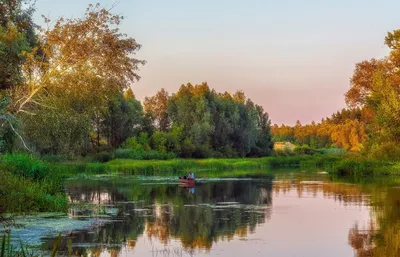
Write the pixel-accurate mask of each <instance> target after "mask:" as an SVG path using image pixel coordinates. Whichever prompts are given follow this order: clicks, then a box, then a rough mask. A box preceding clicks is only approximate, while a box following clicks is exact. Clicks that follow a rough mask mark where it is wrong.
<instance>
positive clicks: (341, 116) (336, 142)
mask: <svg viewBox="0 0 400 257" xmlns="http://www.w3.org/2000/svg"><path fill="white" fill-rule="evenodd" d="M368 115H369V113H368V112H367V111H366V110H364V109H354V110H347V109H343V110H342V111H341V112H337V113H334V114H333V115H332V116H331V118H326V119H323V120H322V121H321V123H315V122H312V123H311V124H307V125H302V124H301V123H300V122H299V121H298V122H297V123H296V125H295V126H293V127H290V126H287V125H281V126H278V125H276V124H275V125H274V126H273V127H272V135H273V138H274V141H289V142H293V143H295V144H297V145H308V146H310V147H311V148H329V147H332V146H334V147H339V148H343V149H345V150H348V151H352V152H359V151H360V150H361V149H362V144H363V143H364V142H365V140H366V139H367V132H366V124H367V123H366V122H367V121H368V119H370V118H369V116H368Z"/></svg>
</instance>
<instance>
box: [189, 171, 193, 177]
mask: <svg viewBox="0 0 400 257" xmlns="http://www.w3.org/2000/svg"><path fill="white" fill-rule="evenodd" d="M188 179H194V173H193V172H192V171H189V176H188Z"/></svg>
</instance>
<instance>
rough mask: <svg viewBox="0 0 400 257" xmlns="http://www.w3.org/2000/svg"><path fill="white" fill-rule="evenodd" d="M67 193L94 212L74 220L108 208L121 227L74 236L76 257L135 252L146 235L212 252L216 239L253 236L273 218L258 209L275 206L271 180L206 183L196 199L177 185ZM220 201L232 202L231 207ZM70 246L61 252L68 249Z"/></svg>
mask: <svg viewBox="0 0 400 257" xmlns="http://www.w3.org/2000/svg"><path fill="white" fill-rule="evenodd" d="M68 191H69V198H70V201H71V202H72V203H75V204H76V203H83V204H90V206H91V207H95V208H88V207H90V206H85V207H87V208H86V209H83V210H82V207H81V208H75V209H72V210H71V211H70V216H72V217H74V216H77V215H78V216H79V215H88V214H92V215H93V214H94V215H96V214H98V213H99V212H98V209H99V207H98V206H102V207H104V206H105V208H107V205H112V206H113V207H114V208H115V207H117V208H118V213H119V215H120V220H119V221H117V222H109V223H106V224H103V225H101V226H98V227H95V228H93V229H91V230H90V231H75V232H74V233H73V236H72V242H73V245H74V246H75V247H74V252H75V256H78V255H79V256H80V255H83V256H85V255H87V254H88V252H90V253H91V254H92V256H98V255H99V253H101V252H102V251H103V250H102V249H104V248H105V247H107V248H108V249H109V248H110V246H111V247H113V248H114V250H113V254H116V253H117V252H118V251H120V248H121V247H122V246H128V247H131V248H133V247H135V242H136V239H137V238H138V237H139V236H141V235H143V234H146V235H147V236H148V237H155V238H157V239H159V240H160V241H161V242H163V243H167V242H168V241H169V239H170V238H177V239H179V240H180V241H181V242H182V246H183V247H184V248H186V249H187V250H189V251H190V250H193V249H198V248H202V249H210V248H211V246H212V244H213V243H214V242H217V241H218V240H225V239H232V238H233V236H234V235H237V236H240V237H245V236H247V233H249V232H250V233H251V232H254V230H255V228H256V226H257V224H260V223H264V222H265V220H266V219H268V218H269V215H270V213H269V209H265V208H259V205H264V206H267V205H270V204H271V203H272V197H271V191H272V183H271V180H267V181H261V180H260V181H254V180H248V181H223V182H221V181H220V182H215V183H211V182H209V183H203V184H198V185H196V191H195V194H190V193H189V192H188V190H187V189H185V188H180V187H178V186H177V185H140V184H134V185H132V184H129V183H126V184H123V185H121V186H118V185H114V184H113V183H105V182H104V181H102V182H99V183H96V182H94V183H93V184H89V185H88V184H85V183H84V182H83V183H74V184H73V185H72V184H71V185H70V186H69V188H68ZM220 202H232V203H233V206H229V205H223V204H219V203H220ZM96 204H97V206H96ZM66 241H67V239H64V241H63V247H62V249H67V242H66ZM53 242H54V241H53ZM53 242H48V245H47V247H46V248H48V249H51V245H52V243H53ZM82 244H83V245H82ZM85 244H86V245H85ZM80 245H81V246H80ZM110 254H111V253H110Z"/></svg>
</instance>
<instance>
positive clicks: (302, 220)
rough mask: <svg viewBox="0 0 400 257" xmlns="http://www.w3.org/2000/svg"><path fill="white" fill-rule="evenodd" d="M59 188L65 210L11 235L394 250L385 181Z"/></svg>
mask: <svg viewBox="0 0 400 257" xmlns="http://www.w3.org/2000/svg"><path fill="white" fill-rule="evenodd" d="M66 190H67V194H68V198H69V200H70V202H71V204H72V205H71V208H70V210H69V212H68V215H67V216H65V215H54V214H49V215H43V216H40V217H32V218H30V219H24V220H20V221H19V222H20V223H21V224H23V225H24V227H23V228H18V229H14V231H13V234H15V235H18V236H19V237H21V238H22V239H23V240H24V241H25V242H29V244H31V245H36V246H37V247H38V248H40V249H42V250H49V249H51V247H52V245H53V243H54V240H55V238H56V236H57V234H58V233H59V232H62V234H63V241H62V246H61V250H66V249H67V245H68V241H69V240H70V241H71V242H72V249H73V252H74V255H75V256H222V257H224V256H282V257H285V256H288V257H289V256H290V257H293V256H299V257H300V256H307V257H314V256H315V257H317V256H318V257H319V256H325V257H330V256H332V257H338V256H341V257H346V256H399V255H397V254H398V247H397V245H396V242H395V240H394V238H397V237H398V235H400V234H398V232H397V231H398V230H396V228H400V226H398V224H400V223H399V221H400V212H398V211H399V210H400V207H399V205H400V188H398V187H396V186H394V185H388V184H387V183H386V184H385V183H384V185H382V184H376V183H375V184H374V183H372V184H371V183H367V184H363V185H361V184H352V183H348V181H347V182H342V181H333V180H332V179H330V178H329V176H328V175H326V174H320V173H304V172H297V171H296V172H295V171H291V172H287V171H286V172H277V173H274V174H271V173H269V174H267V175H257V176H250V177H242V178H225V179H215V178H214V179H211V178H210V179H206V178H204V179H200V180H198V182H197V183H196V185H195V186H194V187H192V188H188V187H184V186H182V185H178V183H177V181H176V180H175V178H168V177H94V178H88V179H74V180H70V181H68V182H67V185H66ZM378 228H379V230H378ZM378 232H379V233H378ZM396 236H397V237H396ZM388 238H389V239H391V240H389V239H388ZM388 242H390V243H388Z"/></svg>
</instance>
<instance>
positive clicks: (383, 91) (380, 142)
mask: <svg viewBox="0 0 400 257" xmlns="http://www.w3.org/2000/svg"><path fill="white" fill-rule="evenodd" d="M385 44H386V45H387V46H388V47H389V50H390V53H389V55H388V56H386V57H384V58H382V59H371V60H367V61H362V62H360V63H357V64H356V67H355V70H354V74H353V76H352V78H351V85H350V89H349V90H348V91H347V92H346V95H345V96H346V103H347V105H348V109H344V110H342V111H341V112H338V113H336V114H334V115H332V117H331V118H327V119H325V120H322V122H321V123H318V124H315V123H313V124H310V125H305V126H302V125H301V124H300V123H297V124H296V126H294V127H288V126H284V125H282V126H276V125H275V126H273V128H272V133H273V135H274V138H275V139H276V140H282V141H283V140H287V141H291V142H295V143H297V144H309V145H311V146H314V147H326V146H329V145H335V146H337V147H343V148H346V149H348V150H350V151H361V153H362V154H363V155H364V156H366V157H368V158H375V159H388V160H393V159H400V146H399V145H398V142H399V141H400V118H399V117H400V69H399V68H400V47H399V46H400V30H395V31H393V32H389V33H388V34H387V36H386V38H385Z"/></svg>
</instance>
